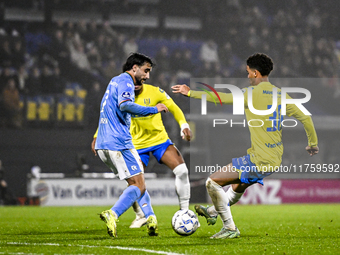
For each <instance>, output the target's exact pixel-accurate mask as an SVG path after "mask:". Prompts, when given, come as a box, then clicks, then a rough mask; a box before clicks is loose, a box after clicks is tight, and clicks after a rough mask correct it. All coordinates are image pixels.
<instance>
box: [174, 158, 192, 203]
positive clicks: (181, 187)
mask: <svg viewBox="0 0 340 255" xmlns="http://www.w3.org/2000/svg"><path fill="white" fill-rule="evenodd" d="M173 172H174V174H175V176H176V179H175V187H176V192H177V196H178V200H179V206H180V208H181V209H186V210H187V209H189V199H190V182H189V175H188V168H187V166H186V165H185V163H183V164H180V165H178V166H176V167H175V169H174V170H173Z"/></svg>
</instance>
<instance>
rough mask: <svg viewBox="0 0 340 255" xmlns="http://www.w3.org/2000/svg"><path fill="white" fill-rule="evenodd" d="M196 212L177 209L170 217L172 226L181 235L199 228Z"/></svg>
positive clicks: (191, 232) (190, 233) (188, 233)
mask: <svg viewBox="0 0 340 255" xmlns="http://www.w3.org/2000/svg"><path fill="white" fill-rule="evenodd" d="M199 226H200V223H199V221H198V218H197V216H196V214H195V213H194V212H193V211H191V210H179V211H177V212H176V213H175V214H174V216H173V217H172V228H173V230H174V231H175V232H176V233H177V234H179V235H181V236H190V235H192V234H193V233H195V231H196V230H197V229H198V228H199Z"/></svg>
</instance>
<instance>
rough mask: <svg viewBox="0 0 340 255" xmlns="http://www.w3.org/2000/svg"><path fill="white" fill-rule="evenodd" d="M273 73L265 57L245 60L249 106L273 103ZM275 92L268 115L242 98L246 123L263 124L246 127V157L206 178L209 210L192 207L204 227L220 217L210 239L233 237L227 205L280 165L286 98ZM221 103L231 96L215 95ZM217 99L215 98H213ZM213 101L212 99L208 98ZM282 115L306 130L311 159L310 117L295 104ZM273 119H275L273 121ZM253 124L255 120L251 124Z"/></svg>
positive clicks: (314, 143) (181, 89) (178, 88)
mask: <svg viewBox="0 0 340 255" xmlns="http://www.w3.org/2000/svg"><path fill="white" fill-rule="evenodd" d="M272 70H273V62H272V60H271V59H270V58H269V57H268V56H267V55H265V54H261V53H257V54H254V55H252V56H250V57H249V58H248V59H247V72H248V78H249V81H250V86H249V87H247V88H246V89H245V90H244V94H245V95H248V91H247V90H249V89H251V90H252V99H253V106H254V108H255V109H257V110H267V109H269V108H268V106H271V105H272V104H273V96H272V92H273V88H276V87H275V86H274V85H272V84H271V83H270V82H269V80H268V76H269V74H270V72H271V71H272ZM172 89H173V92H174V93H181V94H183V95H186V96H189V97H192V98H198V99H200V98H201V95H202V94H203V93H204V92H199V91H192V90H190V88H189V87H188V86H186V85H175V86H173V87H172ZM277 91H278V93H277V94H278V105H277V108H276V110H275V112H274V114H271V115H263V116H262V115H255V114H254V113H252V112H251V111H250V110H249V108H248V98H247V96H245V97H244V98H245V99H244V106H245V114H246V118H247V122H248V121H249V120H261V121H262V123H263V125H262V126H261V127H259V126H260V125H256V124H255V123H253V124H252V126H257V127H251V126H249V131H250V138H251V148H249V149H248V151H247V155H246V156H243V157H240V158H233V159H232V163H230V164H228V165H227V166H225V167H223V168H222V169H221V170H220V171H217V172H215V173H213V174H212V175H210V177H209V178H208V179H207V181H206V188H207V191H208V193H209V195H210V197H211V199H212V202H213V204H214V206H213V207H204V206H201V205H195V210H196V212H197V213H198V214H199V215H200V216H204V217H205V218H206V219H207V223H208V225H213V224H215V222H216V219H217V216H218V215H220V216H221V219H222V221H223V228H222V229H221V231H220V232H218V233H216V234H215V235H213V236H212V237H211V238H212V239H225V238H237V237H239V236H240V231H239V230H238V229H237V227H236V226H235V223H234V221H233V218H232V215H231V211H230V206H231V205H233V204H235V203H237V202H238V201H239V200H240V198H241V196H242V194H243V193H244V191H245V190H246V188H248V187H249V186H251V185H253V184H254V183H260V184H262V185H263V178H264V177H267V176H269V175H270V174H272V173H273V170H276V169H277V168H278V167H279V166H280V165H281V160H282V154H283V144H282V140H281V138H282V129H281V126H280V123H281V121H282V119H281V97H282V96H286V98H290V97H289V95H281V90H280V89H279V88H277ZM218 94H219V96H220V98H221V101H222V103H224V104H232V103H233V97H232V94H231V93H218ZM216 99H217V97H216ZM208 101H211V102H213V99H208ZM286 113H287V115H288V116H293V117H295V118H296V119H297V120H299V121H300V122H301V123H302V124H303V126H304V128H305V131H306V134H307V138H308V146H307V147H306V150H307V152H308V153H309V154H310V156H313V155H315V154H317V153H318V152H319V148H318V139H317V135H316V132H315V129H314V125H313V121H312V118H311V117H310V116H309V115H305V114H304V113H303V112H302V111H301V110H300V109H299V108H298V107H297V106H296V105H294V104H287V108H286ZM273 117H274V118H273ZM273 119H276V120H273ZM253 122H255V121H253ZM226 185H231V188H229V189H228V190H227V192H224V190H223V189H222V187H223V186H226Z"/></svg>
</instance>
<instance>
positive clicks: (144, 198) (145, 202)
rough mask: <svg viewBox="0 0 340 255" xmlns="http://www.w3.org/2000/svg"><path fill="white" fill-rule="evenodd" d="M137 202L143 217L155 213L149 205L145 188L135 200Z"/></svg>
mask: <svg viewBox="0 0 340 255" xmlns="http://www.w3.org/2000/svg"><path fill="white" fill-rule="evenodd" d="M137 202H138V204H139V206H140V208H141V209H142V211H143V213H144V215H145V218H148V217H149V216H150V215H155V213H154V212H153V209H152V206H151V198H150V196H149V193H148V191H147V190H145V192H144V194H143V195H142V196H141V197H140V198H139V199H138V200H137Z"/></svg>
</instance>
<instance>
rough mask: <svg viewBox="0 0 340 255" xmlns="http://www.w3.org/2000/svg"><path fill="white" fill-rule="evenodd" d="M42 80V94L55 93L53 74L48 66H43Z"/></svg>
mask: <svg viewBox="0 0 340 255" xmlns="http://www.w3.org/2000/svg"><path fill="white" fill-rule="evenodd" d="M40 79H41V92H42V94H45V95H46V94H51V93H53V92H54V91H55V88H54V87H55V83H54V77H53V72H52V70H51V68H50V67H49V66H48V65H44V66H43V68H42V72H41V77H40Z"/></svg>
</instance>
